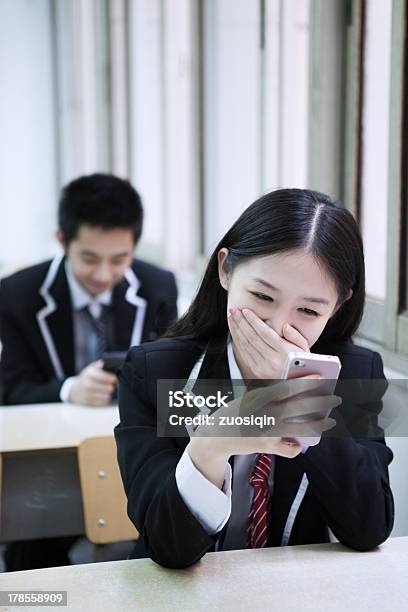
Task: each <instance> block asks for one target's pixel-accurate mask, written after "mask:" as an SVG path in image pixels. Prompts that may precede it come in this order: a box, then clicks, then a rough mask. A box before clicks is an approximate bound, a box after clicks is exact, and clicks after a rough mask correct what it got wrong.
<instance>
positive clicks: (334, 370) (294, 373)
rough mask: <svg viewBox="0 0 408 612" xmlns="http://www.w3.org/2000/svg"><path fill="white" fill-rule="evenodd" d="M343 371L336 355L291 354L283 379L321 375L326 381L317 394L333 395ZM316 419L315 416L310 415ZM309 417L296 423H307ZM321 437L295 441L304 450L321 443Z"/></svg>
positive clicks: (303, 417)
mask: <svg viewBox="0 0 408 612" xmlns="http://www.w3.org/2000/svg"><path fill="white" fill-rule="evenodd" d="M340 370H341V363H340V359H339V358H338V357H337V356H335V355H319V354H317V353H303V352H292V353H289V355H288V357H287V360H286V363H285V367H284V369H283V378H284V379H285V380H288V379H292V378H299V377H301V376H309V375H310V374H320V376H323V377H324V379H325V381H324V383H323V384H322V385H321V387H320V388H319V390H318V391H317V392H316V394H317V395H333V393H334V389H335V387H336V383H337V379H338V377H339V374H340ZM310 416H311V417H312V416H313V418H315V415H310ZM308 420H309V419H308V415H302V417H301V418H300V417H299V418H297V419H296V421H297V422H298V423H299V422H302V421H303V422H307V421H308ZM320 438H321V436H313V437H311V436H309V437H306V436H304V437H296V438H295V439H296V440H297V442H299V444H301V445H302V448H303V449H307V448H308V447H309V446H315V445H316V444H318V443H319V442H320Z"/></svg>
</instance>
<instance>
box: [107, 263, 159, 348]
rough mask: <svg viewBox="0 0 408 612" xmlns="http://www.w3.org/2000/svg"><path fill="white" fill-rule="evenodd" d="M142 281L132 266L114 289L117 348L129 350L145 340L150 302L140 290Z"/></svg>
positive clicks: (113, 304) (113, 300) (113, 302)
mask: <svg viewBox="0 0 408 612" xmlns="http://www.w3.org/2000/svg"><path fill="white" fill-rule="evenodd" d="M139 288H140V281H139V279H138V278H137V276H136V274H135V273H134V271H133V270H132V268H128V270H127V272H126V274H125V277H124V278H123V279H122V280H121V282H120V283H118V285H116V287H115V289H114V291H113V297H112V307H113V316H114V329H115V344H116V345H117V350H120V351H127V350H128V349H129V348H130V347H131V346H136V345H138V344H140V343H141V342H144V341H145V340H149V339H150V340H151V338H145V334H144V329H145V328H146V314H147V310H148V302H147V300H146V298H145V297H143V294H142V291H140V292H139Z"/></svg>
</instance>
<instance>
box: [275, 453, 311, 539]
mask: <svg viewBox="0 0 408 612" xmlns="http://www.w3.org/2000/svg"><path fill="white" fill-rule="evenodd" d="M303 474H304V470H303V468H302V466H301V465H300V463H298V462H297V461H295V460H294V459H286V458H285V457H280V456H279V455H275V471H274V484H273V492H272V498H271V507H270V513H269V531H268V533H269V536H268V546H280V545H281V542H282V536H283V532H284V529H285V524H286V521H287V519H288V515H289V513H290V511H291V508H292V504H293V502H294V500H295V497H296V495H297V493H298V491H299V487H300V485H301V482H302V478H303ZM293 511H295V509H293Z"/></svg>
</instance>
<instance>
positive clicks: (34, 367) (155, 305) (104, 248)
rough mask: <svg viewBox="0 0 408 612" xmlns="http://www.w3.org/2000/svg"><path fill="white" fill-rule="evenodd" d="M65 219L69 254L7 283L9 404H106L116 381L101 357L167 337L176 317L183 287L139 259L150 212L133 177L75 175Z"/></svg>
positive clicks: (4, 318)
mask: <svg viewBox="0 0 408 612" xmlns="http://www.w3.org/2000/svg"><path fill="white" fill-rule="evenodd" d="M58 217H59V228H58V232H57V237H58V240H59V242H60V244H61V246H62V248H63V250H64V255H62V256H58V257H56V258H55V259H53V260H52V261H46V262H44V263H41V264H38V265H36V266H33V267H30V268H27V269H25V270H22V271H20V272H17V273H16V274H13V275H12V276H10V277H8V278H5V279H4V280H3V281H2V282H1V283H0V340H1V343H2V347H3V348H2V354H1V370H2V380H3V386H4V402H5V403H6V404H29V403H38V402H39V403H42V402H58V401H67V402H73V403H78V404H87V405H94V406H105V405H107V404H108V403H109V402H110V401H111V397H112V393H113V392H114V390H115V387H116V384H117V380H116V376H115V375H114V374H112V373H110V372H107V371H105V370H104V369H103V362H102V359H101V358H102V355H103V354H104V353H106V352H110V351H127V349H128V348H129V347H130V346H133V345H137V344H140V343H141V342H145V341H148V340H154V339H156V338H157V337H159V336H160V335H161V334H162V333H163V332H164V331H165V330H166V328H167V327H168V325H169V324H170V323H171V322H172V321H173V320H175V319H176V317H177V307H176V300H177V289H176V284H175V280H174V276H173V274H172V273H170V272H167V271H165V270H162V269H161V268H158V267H156V266H153V265H151V264H148V263H146V262H143V261H140V260H137V259H136V260H135V259H133V251H134V248H135V246H136V244H137V242H138V240H139V238H140V235H141V231H142V221H143V208H142V203H141V199H140V197H139V195H138V193H137V192H136V191H135V189H133V187H132V186H131V185H130V183H129V182H128V181H126V180H122V179H119V178H117V177H114V176H112V175H107V174H93V175H91V176H83V177H80V178H78V179H76V180H74V181H72V182H71V183H69V184H68V185H67V186H66V187H65V188H64V189H63V191H62V195H61V200H60V205H59V214H58Z"/></svg>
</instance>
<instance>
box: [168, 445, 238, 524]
mask: <svg viewBox="0 0 408 612" xmlns="http://www.w3.org/2000/svg"><path fill="white" fill-rule="evenodd" d="M231 479H232V472H231V466H230V464H229V463H228V464H227V467H226V470H225V477H224V484H223V487H222V490H220V489H219V488H218V487H216V486H215V485H214V484H213V483H212V482H210V481H209V480H208V479H207V478H206V477H205V476H203V474H202V473H201V472H200V470H198V469H197V468H196V467H195V465H194V463H193V462H192V461H191V458H190V455H189V454H188V450H187V448H186V449H185V451H184V453H183V455H182V456H181V458H180V461H179V462H178V464H177V468H176V483H177V488H178V490H179V493H180V495H181V498H182V499H183V501H184V503H185V504H186V506H187V508H188V509H189V510H190V512H191V513H192V514H193V515H194V516H195V518H196V519H197V520H198V521H199V522H200V523H201V525H202V526H203V527H204V529H205V530H206V532H207V533H208V535H214V534H215V533H218V532H219V531H221V529H222V528H223V527H224V525H225V523H226V522H227V521H228V519H229V517H230V514H231Z"/></svg>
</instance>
